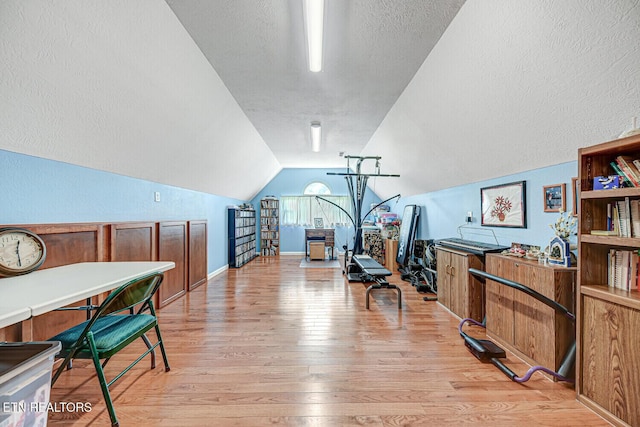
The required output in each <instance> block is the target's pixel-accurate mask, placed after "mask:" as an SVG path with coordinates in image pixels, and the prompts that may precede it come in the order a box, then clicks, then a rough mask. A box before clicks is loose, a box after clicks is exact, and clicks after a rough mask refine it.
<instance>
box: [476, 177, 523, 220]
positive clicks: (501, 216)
mask: <svg viewBox="0 0 640 427" xmlns="http://www.w3.org/2000/svg"><path fill="white" fill-rule="evenodd" d="M526 192H527V191H526V182H525V181H517V182H511V183H509V184H501V185H494V186H492V187H485V188H481V189H480V200H481V206H482V225H483V226H489V227H513V228H527V215H526Z"/></svg>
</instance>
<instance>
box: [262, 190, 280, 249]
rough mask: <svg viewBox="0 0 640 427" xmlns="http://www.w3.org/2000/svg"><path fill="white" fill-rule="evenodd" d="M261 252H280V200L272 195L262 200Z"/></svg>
mask: <svg viewBox="0 0 640 427" xmlns="http://www.w3.org/2000/svg"><path fill="white" fill-rule="evenodd" d="M260 254H261V255H262V256H275V255H279V254H280V201H279V200H278V199H275V198H272V197H266V198H264V199H262V200H260Z"/></svg>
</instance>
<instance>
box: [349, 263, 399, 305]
mask: <svg viewBox="0 0 640 427" xmlns="http://www.w3.org/2000/svg"><path fill="white" fill-rule="evenodd" d="M351 261H352V262H353V265H354V266H355V267H356V268H357V269H359V270H360V272H359V273H349V274H347V278H348V279H349V281H350V282H353V281H361V282H363V283H364V282H374V283H373V284H372V285H371V286H369V287H368V288H367V292H366V297H367V303H366V308H367V310H368V309H369V294H370V293H371V291H373V290H374V289H395V290H396V291H397V292H398V308H399V309H402V290H400V288H399V287H397V286H396V285H392V284H390V283H389V282H388V281H387V280H386V279H385V277H387V276H391V272H390V271H389V270H387V269H386V268H384V267H383V266H381V265H380V264H379V263H378V262H377V261H376V260H375V259H373V258H371V257H370V256H369V255H354V256H352V257H351Z"/></svg>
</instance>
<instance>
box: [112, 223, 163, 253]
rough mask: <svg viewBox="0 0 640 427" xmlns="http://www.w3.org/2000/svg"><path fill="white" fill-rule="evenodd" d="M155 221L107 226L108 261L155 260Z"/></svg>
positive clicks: (156, 246)
mask: <svg viewBox="0 0 640 427" xmlns="http://www.w3.org/2000/svg"><path fill="white" fill-rule="evenodd" d="M157 228H158V226H157V223H155V222H123V223H118V224H111V225H110V226H109V229H110V234H111V238H110V240H111V245H110V261H157V260H158V245H157V243H158V237H157V234H158V233H157Z"/></svg>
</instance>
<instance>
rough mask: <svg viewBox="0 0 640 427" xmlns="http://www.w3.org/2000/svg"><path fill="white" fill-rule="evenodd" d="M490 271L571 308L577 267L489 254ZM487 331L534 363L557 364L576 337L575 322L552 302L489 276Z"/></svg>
mask: <svg viewBox="0 0 640 427" xmlns="http://www.w3.org/2000/svg"><path fill="white" fill-rule="evenodd" d="M486 271H487V273H490V274H493V275H494V276H498V277H502V278H504V279H507V280H511V281H513V282H517V283H521V284H523V285H525V286H527V287H529V288H531V289H533V290H534V291H537V292H539V293H540V294H542V295H544V296H546V297H548V298H550V299H552V300H554V301H557V302H558V303H560V304H562V305H563V306H565V307H567V309H568V310H569V311H571V312H572V313H574V312H575V309H574V295H575V285H576V268H564V267H552V266H549V265H540V264H538V262H537V261H530V260H524V259H519V258H512V257H507V256H504V255H499V254H487V256H486ZM486 310H487V335H488V336H489V337H491V338H492V339H494V340H495V341H497V342H498V343H500V344H501V345H503V346H504V347H506V348H507V349H508V350H510V351H511V352H513V353H515V354H516V355H518V356H519V357H520V358H522V359H524V360H525V361H527V362H528V363H529V364H530V365H542V366H544V367H547V368H550V369H554V370H557V369H558V368H559V367H560V363H561V362H562V358H563V357H564V355H565V353H566V351H567V349H568V348H569V346H570V345H571V344H572V343H573V340H574V338H575V333H574V325H573V322H571V321H570V320H569V319H567V318H566V317H564V316H562V315H560V314H558V313H556V312H555V310H553V309H552V308H551V307H548V306H546V305H545V304H543V303H541V302H539V301H537V300H536V299H534V298H533V297H530V296H529V295H526V294H525V293H523V292H520V291H517V290H515V289H513V288H510V287H508V286H505V285H501V284H499V283H497V282H494V281H492V280H487V281H486Z"/></svg>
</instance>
